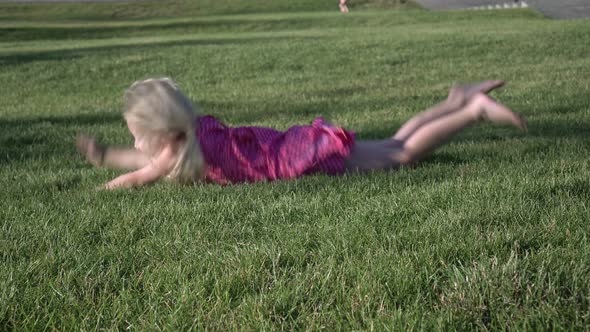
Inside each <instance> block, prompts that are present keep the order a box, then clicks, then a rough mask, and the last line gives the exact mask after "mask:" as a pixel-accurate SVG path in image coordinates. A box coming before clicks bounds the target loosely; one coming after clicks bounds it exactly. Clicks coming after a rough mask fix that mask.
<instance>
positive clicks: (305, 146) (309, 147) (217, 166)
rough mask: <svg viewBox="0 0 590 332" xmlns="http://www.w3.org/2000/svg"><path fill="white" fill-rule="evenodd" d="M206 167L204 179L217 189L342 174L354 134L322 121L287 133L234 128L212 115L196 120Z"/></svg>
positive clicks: (319, 119) (257, 128)
mask: <svg viewBox="0 0 590 332" xmlns="http://www.w3.org/2000/svg"><path fill="white" fill-rule="evenodd" d="M196 127H197V128H196V132H197V137H198V139H199V142H200V145H201V150H202V152H203V157H204V159H205V162H206V164H207V170H206V172H205V178H206V180H207V181H210V182H215V183H219V184H228V183H239V182H256V181H273V180H279V179H293V178H296V177H299V176H302V175H308V174H314V173H324V174H329V175H339V174H342V173H344V161H345V159H346V158H347V157H348V156H349V154H350V151H351V149H352V146H353V145H354V133H353V132H350V131H346V130H344V129H342V128H339V127H334V126H332V125H330V124H328V123H326V122H324V120H323V119H322V118H317V119H315V120H314V121H313V123H312V124H311V125H308V126H294V127H291V128H289V129H288V130H287V131H284V132H282V131H278V130H274V129H270V128H263V127H237V128H230V127H228V126H226V125H225V124H223V123H222V122H220V121H219V120H217V119H216V118H214V117H212V116H201V117H199V118H198V119H197V121H196Z"/></svg>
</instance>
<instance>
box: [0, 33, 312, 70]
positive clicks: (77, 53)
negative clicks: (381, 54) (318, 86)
mask: <svg viewBox="0 0 590 332" xmlns="http://www.w3.org/2000/svg"><path fill="white" fill-rule="evenodd" d="M318 38H321V37H317V36H313V37H312V36H268V37H261V36H259V37H252V38H216V39H181V40H171V41H160V42H146V43H127V44H121V45H104V46H90V47H81V48H72V49H60V50H45V51H31V52H17V53H12V54H7V55H0V65H22V64H27V63H29V62H36V61H53V60H72V59H76V58H80V57H83V56H87V55H95V54H97V53H98V52H100V53H109V52H113V51H121V50H134V51H145V50H146V49H153V48H161V47H174V46H195V45H196V46H207V45H228V44H248V43H256V42H272V41H284V40H286V39H318Z"/></svg>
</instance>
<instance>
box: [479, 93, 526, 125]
mask: <svg viewBox="0 0 590 332" xmlns="http://www.w3.org/2000/svg"><path fill="white" fill-rule="evenodd" d="M471 100H472V101H471V102H472V103H473V105H474V106H475V111H476V112H477V114H476V116H477V117H478V118H483V119H485V120H489V121H491V122H493V123H499V124H511V125H513V126H515V127H516V128H518V129H520V130H522V131H524V132H526V131H527V122H526V120H525V118H524V117H523V116H522V115H520V114H518V113H515V112H513V111H511V110H510V109H509V108H508V107H506V106H505V105H502V104H501V103H499V102H497V101H495V100H493V99H492V98H490V97H488V96H487V95H485V94H483V93H478V94H476V95H475V96H474V97H473V98H472V99H471Z"/></svg>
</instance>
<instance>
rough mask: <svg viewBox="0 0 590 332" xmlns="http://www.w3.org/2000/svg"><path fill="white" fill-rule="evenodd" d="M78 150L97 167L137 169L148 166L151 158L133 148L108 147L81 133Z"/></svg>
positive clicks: (78, 138) (77, 139) (78, 139)
mask: <svg viewBox="0 0 590 332" xmlns="http://www.w3.org/2000/svg"><path fill="white" fill-rule="evenodd" d="M76 146H77V148H78V151H80V153H81V154H83V155H84V156H85V157H86V159H87V160H88V162H90V163H91V164H92V165H94V166H96V167H107V168H115V169H129V170H135V169H140V168H143V167H144V166H147V165H148V164H149V162H150V160H149V158H148V157H147V156H146V155H145V154H143V153H142V152H140V151H138V150H136V149H133V148H128V149H126V148H111V147H109V148H107V147H104V146H102V145H100V144H98V143H96V140H95V139H94V138H93V137H88V136H83V135H80V136H78V137H77V138H76Z"/></svg>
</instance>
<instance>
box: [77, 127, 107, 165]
mask: <svg viewBox="0 0 590 332" xmlns="http://www.w3.org/2000/svg"><path fill="white" fill-rule="evenodd" d="M76 147H77V148H78V151H79V152H80V153H81V154H82V155H84V156H85V157H86V160H88V162H90V163H91V164H92V165H94V166H95V167H101V166H102V165H103V164H104V156H105V154H106V150H107V149H106V148H105V147H104V146H102V145H99V144H98V143H96V139H95V138H94V137H90V136H86V135H83V134H80V135H78V136H77V137H76Z"/></svg>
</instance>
